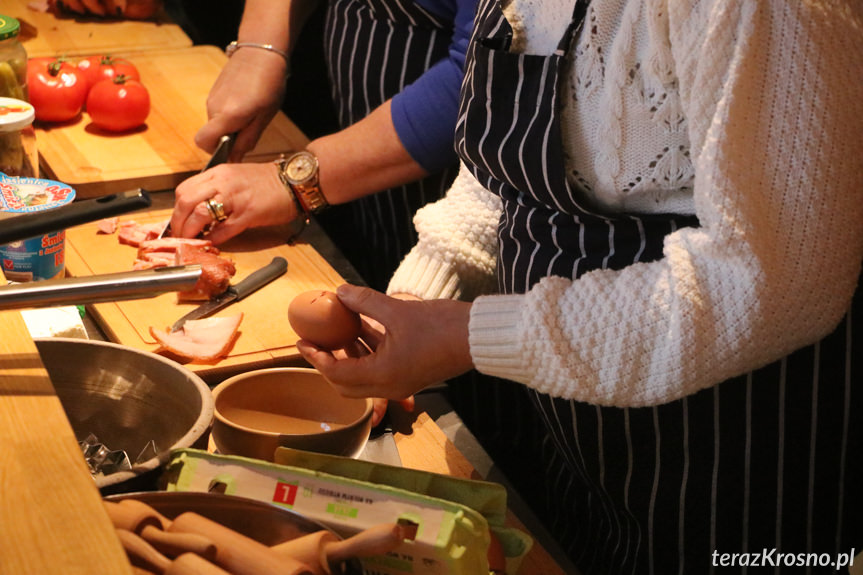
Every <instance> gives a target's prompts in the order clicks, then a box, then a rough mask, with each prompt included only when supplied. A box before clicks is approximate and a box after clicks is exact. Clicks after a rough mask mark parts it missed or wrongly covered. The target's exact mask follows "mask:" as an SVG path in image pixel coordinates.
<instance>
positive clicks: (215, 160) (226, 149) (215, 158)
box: [157, 132, 237, 239]
mask: <svg viewBox="0 0 863 575" xmlns="http://www.w3.org/2000/svg"><path fill="white" fill-rule="evenodd" d="M236 139H237V133H236V132H234V133H233V134H225V135H224V136H222V137H221V138H219V143H218V144H217V145H216V150H215V151H214V152H213V155H212V156H210V159H209V160H208V161H207V165H206V166H204V169H203V170H201V171H200V173H201V174H203V173H204V172H206V171H207V170H209V169H210V168H212V167H213V166H218V165H219V164H224V163H225V162H227V161H228V157H229V156H230V155H231V150H233V149H234V141H235V140H236ZM165 236H168V237H170V236H171V220H168V222H167V223H165V227H164V228H162V231H161V232H160V233H159V235H158V236H157V239H161V238H163V237H165Z"/></svg>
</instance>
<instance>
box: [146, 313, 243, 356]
mask: <svg viewBox="0 0 863 575" xmlns="http://www.w3.org/2000/svg"><path fill="white" fill-rule="evenodd" d="M242 321H243V314H242V313H240V314H238V315H234V316H229V317H208V318H204V319H195V320H189V321H187V322H186V323H185V324H183V327H182V328H181V329H180V330H178V331H175V332H170V331H168V330H161V329H155V328H153V327H151V328H150V335H152V336H153V337H154V338H156V341H158V342H159V345H160V346H161V348H160V349H161V350H164V351H168V352H171V353H173V354H176V355H179V356H181V357H185V358H187V359H189V360H191V361H193V362H202V363H206V362H211V361H215V360H217V359H220V358H223V357H225V356H226V355H228V352H230V350H231V347H232V346H233V344H234V341H235V340H236V339H237V335H238V334H239V332H238V329H239V327H240V322H242Z"/></svg>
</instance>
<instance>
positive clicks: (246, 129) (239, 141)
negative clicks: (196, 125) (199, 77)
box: [195, 49, 287, 162]
mask: <svg viewBox="0 0 863 575" xmlns="http://www.w3.org/2000/svg"><path fill="white" fill-rule="evenodd" d="M286 72H287V64H286V62H285V59H284V58H283V57H282V56H280V55H279V54H275V53H273V52H268V51H266V50H255V49H240V50H237V51H236V52H235V53H234V55H233V56H231V58H230V59H228V63H227V64H225V67H224V68H223V69H222V72H221V73H220V74H219V77H218V78H217V79H216V82H215V84H213V87H212V88H211V89H210V94H209V96H208V97H207V117H208V118H209V121H208V122H207V123H206V124H205V125H204V126H203V127H202V128H201V129H200V130H198V133H197V134H196V135H195V143H196V144H197V145H198V147H200V148H201V149H203V150H206V151H207V152H210V153H212V152H213V150H215V149H216V145H217V144H218V142H219V138H220V137H222V136H224V135H225V134H231V133H234V132H237V138H236V141H235V142H234V146H233V148H232V150H231V157H230V160H231V161H232V162H239V161H240V160H241V159H242V158H243V156H244V155H245V154H246V153H247V152H248V151H249V150H251V149H252V148H254V147H255V144H256V143H257V142H258V139H259V138H260V136H261V133H263V131H264V129H265V128H266V127H267V125H268V124H269V123H270V121H271V120H272V119H273V117H274V116H275V115H276V112H277V111H278V110H279V107H280V106H281V103H282V98H283V97H284V93H285V81H286V76H285V75H286Z"/></svg>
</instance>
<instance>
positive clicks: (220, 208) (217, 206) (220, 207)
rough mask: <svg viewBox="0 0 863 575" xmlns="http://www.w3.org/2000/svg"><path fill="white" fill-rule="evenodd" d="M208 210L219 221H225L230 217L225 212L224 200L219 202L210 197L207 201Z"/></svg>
mask: <svg viewBox="0 0 863 575" xmlns="http://www.w3.org/2000/svg"><path fill="white" fill-rule="evenodd" d="M206 204H207V210H208V211H209V212H210V215H211V216H213V219H214V220H216V221H217V222H224V221H225V220H227V219H228V216H227V215H226V214H225V205H224V204H223V203H222V202H217V201H215V200H213V198H210V199H208V200H207V201H206Z"/></svg>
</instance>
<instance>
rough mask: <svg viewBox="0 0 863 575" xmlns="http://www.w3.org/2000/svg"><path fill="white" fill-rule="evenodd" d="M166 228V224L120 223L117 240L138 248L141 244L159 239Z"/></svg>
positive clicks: (130, 221)
mask: <svg viewBox="0 0 863 575" xmlns="http://www.w3.org/2000/svg"><path fill="white" fill-rule="evenodd" d="M164 227H165V224H163V223H162V224H160V223H152V224H139V223H138V222H135V221H132V220H129V221H126V222H122V223H120V225H119V226H118V227H117V234H118V235H117V239H119V240H120V243H121V244H127V245H130V246H133V247H136V248H137V247H138V246H140V245H141V242H146V241H147V240H153V239H156V238H157V237H159V234H160V233H162V230H163V229H164Z"/></svg>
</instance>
